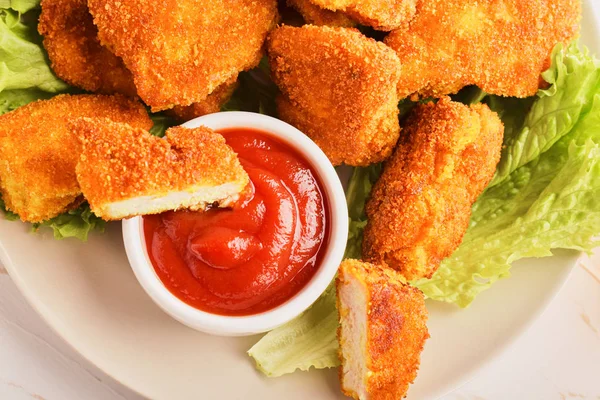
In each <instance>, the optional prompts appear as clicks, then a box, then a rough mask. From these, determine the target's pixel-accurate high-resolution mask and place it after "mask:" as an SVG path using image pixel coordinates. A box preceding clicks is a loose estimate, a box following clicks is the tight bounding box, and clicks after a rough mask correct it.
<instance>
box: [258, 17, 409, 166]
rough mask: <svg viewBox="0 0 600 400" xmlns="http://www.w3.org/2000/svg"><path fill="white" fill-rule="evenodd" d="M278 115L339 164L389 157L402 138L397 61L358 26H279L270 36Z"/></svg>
mask: <svg viewBox="0 0 600 400" xmlns="http://www.w3.org/2000/svg"><path fill="white" fill-rule="evenodd" d="M268 52H269V60H270V64H271V72H272V77H273V80H274V81H275V83H276V84H277V86H278V87H279V89H280V90H281V92H282V95H281V96H279V98H278V100H277V109H278V112H279V117H280V118H281V119H283V120H284V121H286V122H288V123H290V124H292V125H294V126H295V127H296V128H298V129H299V130H301V131H302V132H304V133H305V134H306V135H308V136H309V137H310V138H311V139H312V140H313V141H315V143H316V144H317V145H318V146H319V147H320V148H321V149H322V150H323V151H324V152H325V154H326V155H327V156H328V157H329V159H330V161H331V162H332V164H334V165H339V164H342V163H345V164H348V165H354V166H358V165H369V164H371V163H375V162H379V161H382V160H384V159H386V158H387V157H388V156H389V155H390V154H391V152H392V149H393V147H394V145H395V144H396V141H397V140H398V136H399V134H400V125H399V122H398V98H397V95H396V83H397V81H398V78H399V70H400V63H399V62H398V59H397V57H396V56H395V54H394V52H393V51H392V50H391V49H389V48H388V47H386V46H385V45H384V44H383V43H379V42H376V41H375V40H373V39H369V38H367V37H365V36H364V35H362V34H361V33H360V32H359V31H357V30H356V29H351V28H339V27H326V26H321V27H317V26H313V25H305V26H303V27H301V28H295V27H290V26H282V27H280V28H278V29H276V30H275V31H273V32H272V33H271V35H270V38H269V41H268Z"/></svg>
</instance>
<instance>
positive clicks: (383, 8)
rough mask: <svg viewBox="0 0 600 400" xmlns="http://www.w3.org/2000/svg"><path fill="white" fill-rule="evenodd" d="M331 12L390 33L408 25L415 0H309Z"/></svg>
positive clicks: (412, 15)
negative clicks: (342, 14) (345, 15)
mask: <svg viewBox="0 0 600 400" xmlns="http://www.w3.org/2000/svg"><path fill="white" fill-rule="evenodd" d="M310 1H311V2H312V3H313V4H315V5H317V6H319V7H321V8H325V9H327V10H331V11H339V12H343V13H345V14H347V15H348V16H349V17H350V18H352V19H354V20H356V21H358V22H360V23H361V24H363V25H368V26H372V27H373V28H375V29H378V30H381V31H391V30H393V29H396V28H400V27H402V26H403V25H405V24H406V23H408V22H409V21H410V20H411V19H412V18H413V17H414V15H415V9H416V3H417V0H310Z"/></svg>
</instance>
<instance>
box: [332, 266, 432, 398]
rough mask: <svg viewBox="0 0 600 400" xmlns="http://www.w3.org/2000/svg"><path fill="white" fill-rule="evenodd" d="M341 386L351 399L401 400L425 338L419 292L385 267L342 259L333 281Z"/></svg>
mask: <svg viewBox="0 0 600 400" xmlns="http://www.w3.org/2000/svg"><path fill="white" fill-rule="evenodd" d="M337 295H338V296H337V298H338V311H339V314H340V327H339V329H338V337H339V342H340V350H339V351H340V360H341V362H342V367H341V368H340V383H341V387H342V391H343V392H344V394H346V395H347V396H351V397H354V398H355V399H361V400H368V399H373V400H377V399H390V400H391V399H401V398H402V397H404V396H405V395H406V392H407V391H408V386H409V385H410V384H411V383H412V382H413V381H414V380H415V378H416V376H417V371H418V369H419V364H420V358H421V352H422V351H423V346H424V344H425V341H426V340H427V339H428V338H429V333H428V330H427V309H426V308H425V299H424V296H423V293H421V291H420V290H419V289H417V288H414V287H411V286H409V285H407V284H406V283H405V282H403V280H402V278H401V277H400V276H399V275H398V274H397V273H396V272H395V271H393V270H390V269H389V268H384V267H380V266H378V265H373V264H369V263H363V262H360V261H356V260H349V259H348V260H345V261H344V262H342V265H341V266H340V269H339V274H338V278H337Z"/></svg>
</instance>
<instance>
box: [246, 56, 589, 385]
mask: <svg viewBox="0 0 600 400" xmlns="http://www.w3.org/2000/svg"><path fill="white" fill-rule="evenodd" d="M553 57H554V59H553V60H554V65H553V67H552V68H551V69H550V70H549V71H548V72H547V73H545V74H544V78H545V79H547V80H548V82H549V83H551V84H552V86H551V87H550V88H549V89H547V90H542V91H540V93H539V94H538V97H537V98H533V99H501V98H498V97H495V96H492V97H486V98H485V101H486V102H487V103H488V104H490V106H491V107H492V108H494V109H495V110H496V111H498V112H499V113H500V115H501V117H502V118H503V121H504V122H505V124H506V125H507V126H506V127H507V134H506V146H507V147H506V149H505V151H504V155H503V159H502V162H501V168H500V169H499V171H500V172H499V173H498V175H497V177H496V179H495V180H494V182H493V183H494V184H493V185H490V187H488V188H487V189H486V191H485V192H484V193H483V194H482V196H480V198H479V199H478V200H477V202H476V203H475V204H474V206H473V210H472V211H473V214H472V218H471V221H470V226H469V229H468V231H467V234H466V235H465V238H464V241H463V243H462V244H461V246H460V247H459V248H458V249H457V251H456V252H455V253H454V254H453V255H452V256H451V257H450V258H448V259H446V260H445V261H444V262H443V263H442V265H441V266H440V268H439V270H438V271H437V272H436V274H434V276H433V278H432V279H431V280H419V281H416V282H412V283H413V284H414V285H416V286H418V287H419V288H420V289H421V290H423V292H424V293H425V294H426V295H427V296H428V297H429V298H432V299H435V300H440V301H446V302H452V303H455V304H457V305H459V306H461V307H466V306H467V305H468V304H470V303H471V302H472V301H473V300H474V298H475V297H476V296H477V294H479V293H480V292H482V291H483V290H485V289H487V288H488V287H490V285H492V284H493V283H494V282H495V281H497V280H498V279H501V278H504V277H507V276H509V269H510V264H511V263H513V262H514V261H516V260H518V259H520V258H523V257H546V256H550V255H552V252H551V250H552V249H556V248H566V249H576V250H583V251H589V250H591V249H592V248H594V247H595V246H597V245H598V244H599V241H598V240H597V239H596V236H597V235H598V234H599V233H600V83H599V82H598V75H599V74H600V72H599V68H600V66H599V65H598V62H597V61H596V60H595V59H593V58H592V57H591V56H590V55H589V54H588V52H587V50H586V49H585V48H584V49H582V50H580V48H579V47H578V46H577V45H572V46H570V47H569V48H568V50H566V51H564V50H563V49H562V48H560V47H559V48H558V49H557V50H556V51H555V52H554V56H553ZM481 98H483V94H482V93H478V92H477V91H476V90H474V91H473V92H471V93H465V95H464V99H463V100H465V101H467V102H470V101H475V100H479V99H481ZM380 171H381V166H379V165H375V166H371V167H368V168H358V169H356V170H355V172H354V174H353V176H352V178H351V180H350V184H349V187H348V191H347V196H348V204H349V213H350V217H351V218H350V221H351V228H350V237H349V239H348V246H347V255H351V256H352V257H359V256H360V247H361V242H362V231H363V229H364V226H365V225H366V217H365V215H364V204H365V201H366V199H367V197H368V196H369V194H370V191H371V188H372V185H373V183H374V182H375V180H376V179H377V178H378V176H379V173H380ZM334 299H335V292H334V291H332V290H328V291H327V292H326V293H325V294H324V295H323V296H322V297H321V299H320V300H319V302H318V303H316V304H315V305H314V306H313V307H312V308H311V309H309V310H308V311H307V312H305V313H304V314H302V315H301V316H300V317H298V318H297V319H295V320H294V321H292V322H290V323H288V324H286V325H284V326H282V327H280V328H278V329H276V330H275V331H273V332H272V333H269V334H267V335H266V336H265V337H263V338H262V339H261V340H260V341H259V342H258V343H257V344H256V345H255V346H254V347H253V348H252V349H251V350H250V355H251V356H252V357H254V359H255V360H256V361H257V363H258V365H259V368H260V369H261V371H263V372H264V373H265V374H267V375H268V376H279V375H281V374H285V373H290V372H293V371H294V370H295V369H301V370H307V369H309V368H310V367H311V366H314V367H316V368H324V367H335V366H337V365H338V363H339V361H338V360H337V357H336V354H337V348H338V344H337V342H336V341H331V338H332V337H334V335H335V329H336V327H337V321H335V322H336V323H335V324H333V321H334V318H336V315H337V314H336V313H335V301H334ZM319 318H321V319H320V320H319ZM313 361H314V362H313Z"/></svg>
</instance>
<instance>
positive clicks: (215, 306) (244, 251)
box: [143, 128, 329, 316]
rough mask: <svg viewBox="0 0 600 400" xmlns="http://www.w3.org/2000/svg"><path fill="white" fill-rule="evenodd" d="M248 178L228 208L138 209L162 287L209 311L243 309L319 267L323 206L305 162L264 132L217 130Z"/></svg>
mask: <svg viewBox="0 0 600 400" xmlns="http://www.w3.org/2000/svg"><path fill="white" fill-rule="evenodd" d="M219 133H220V134H221V135H223V137H224V138H225V140H226V143H227V145H229V146H230V147H231V148H232V149H233V150H234V151H235V152H236V153H237V155H238V158H239V160H240V163H241V165H242V166H243V168H244V170H245V171H246V172H247V173H248V176H249V178H250V183H249V185H248V186H247V187H246V190H245V191H244V192H243V194H242V195H241V197H240V200H239V201H238V202H237V203H236V204H234V205H233V206H232V207H230V208H228V209H220V208H211V209H208V210H206V211H204V212H196V211H176V212H166V213H163V214H159V215H147V216H144V222H143V224H144V236H145V240H146V247H147V251H148V255H149V258H150V260H151V262H152V265H153V266H154V269H155V271H156V273H157V275H158V277H159V278H160V280H161V281H162V283H163V284H164V285H165V286H166V287H167V289H168V290H169V291H170V292H171V293H172V294H174V295H175V296H176V297H178V298H179V299H180V300H182V301H183V302H185V303H187V304H189V305H191V306H193V307H195V308H197V309H200V310H202V311H206V312H209V313H213V314H219V315H231V316H242V315H252V314H257V313H261V312H264V311H267V310H270V309H273V308H275V307H277V306H279V305H281V304H283V303H284V302H286V301H287V300H289V299H290V298H292V297H294V295H295V294H297V293H298V292H299V291H300V290H301V289H302V288H303V287H304V286H305V285H306V284H307V283H308V282H309V281H310V280H311V278H312V277H313V275H314V274H315V272H316V271H317V269H318V267H319V264H320V261H321V257H322V255H323V254H322V253H323V252H324V249H325V247H326V245H327V240H328V230H329V227H328V225H329V215H328V214H329V212H328V210H327V206H326V204H327V199H326V198H325V192H324V190H323V187H322V184H321V182H320V180H319V178H318V176H317V174H316V173H315V172H314V170H313V169H312V168H311V165H310V164H309V162H308V161H307V160H306V159H305V158H304V157H303V156H302V155H301V154H299V153H298V152H297V151H296V150H294V149H293V148H291V147H290V146H289V145H287V144H285V143H283V142H281V141H279V140H278V139H276V138H274V137H272V136H270V135H269V134H267V133H264V132H261V131H257V130H252V129H244V128H236V129H227V130H222V131H219Z"/></svg>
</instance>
